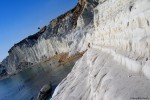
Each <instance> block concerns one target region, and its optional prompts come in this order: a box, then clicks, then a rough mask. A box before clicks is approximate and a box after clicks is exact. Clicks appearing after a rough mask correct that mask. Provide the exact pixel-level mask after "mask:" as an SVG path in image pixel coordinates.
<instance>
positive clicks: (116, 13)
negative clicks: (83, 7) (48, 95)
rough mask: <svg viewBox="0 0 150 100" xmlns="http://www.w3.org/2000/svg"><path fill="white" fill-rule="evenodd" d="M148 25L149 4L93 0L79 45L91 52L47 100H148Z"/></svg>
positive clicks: (144, 1) (135, 0) (143, 0)
mask: <svg viewBox="0 0 150 100" xmlns="http://www.w3.org/2000/svg"><path fill="white" fill-rule="evenodd" d="M149 21H150V1H149V0H99V3H98V5H97V6H96V7H95V8H94V20H93V22H94V27H93V28H90V27H89V26H87V29H88V30H87V29H86V33H87V34H86V37H85V39H84V42H83V45H81V46H80V47H81V48H82V47H84V46H85V45H84V44H88V43H89V44H90V48H91V49H89V48H87V49H88V50H87V52H86V53H85V54H84V56H83V57H82V58H81V59H80V60H78V62H77V63H76V64H75V66H74V68H73V70H72V71H71V73H70V74H69V75H68V76H67V77H66V78H65V79H64V80H63V81H62V82H61V83H60V84H59V86H58V87H57V88H56V90H55V92H54V94H53V98H52V99H51V100H133V99H140V100H149V99H150V86H149V83H150V80H149V79H150V48H149V45H150V41H149V35H150V24H149ZM91 25H92V23H91ZM79 45H80V44H79Z"/></svg>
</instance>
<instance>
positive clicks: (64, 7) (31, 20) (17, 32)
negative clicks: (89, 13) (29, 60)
mask: <svg viewBox="0 0 150 100" xmlns="http://www.w3.org/2000/svg"><path fill="white" fill-rule="evenodd" d="M77 1H78V0H0V61H2V59H4V58H5V57H6V56H7V55H8V50H9V49H10V48H11V47H12V46H13V45H14V44H15V43H17V42H19V41H21V40H22V39H24V38H25V37H27V36H29V35H31V34H34V33H35V32H37V31H38V27H42V26H44V25H48V23H49V22H50V21H51V20H52V19H54V18H56V17H57V16H59V15H61V14H63V13H65V12H66V11H68V10H70V9H71V8H73V7H74V6H75V5H76V4H77Z"/></svg>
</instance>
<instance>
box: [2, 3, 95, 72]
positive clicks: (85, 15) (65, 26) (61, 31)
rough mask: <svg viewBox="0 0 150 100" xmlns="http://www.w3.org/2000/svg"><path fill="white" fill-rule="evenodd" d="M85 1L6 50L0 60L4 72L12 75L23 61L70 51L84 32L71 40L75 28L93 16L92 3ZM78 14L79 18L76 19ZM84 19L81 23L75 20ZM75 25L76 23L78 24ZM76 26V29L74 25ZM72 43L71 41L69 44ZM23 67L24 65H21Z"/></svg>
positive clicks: (38, 59) (75, 30)
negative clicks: (2, 58)
mask: <svg viewBox="0 0 150 100" xmlns="http://www.w3.org/2000/svg"><path fill="white" fill-rule="evenodd" d="M88 6H90V3H89V2H87V1H85V0H80V2H79V3H78V4H77V6H76V7H74V8H73V9H72V10H70V11H68V12H67V13H65V14H63V15H61V16H59V17H58V18H56V19H54V20H52V21H51V22H50V24H49V25H48V26H45V27H43V28H42V29H41V30H40V31H39V32H37V33H36V34H34V35H31V36H29V37H27V38H25V39H24V40H22V41H20V42H19V43H17V44H15V45H14V46H13V47H12V48H11V49H10V50H9V56H8V57H6V59H4V60H3V61H2V65H3V66H5V68H6V70H7V72H8V73H9V74H12V73H14V72H16V71H17V70H18V69H19V70H20V68H24V67H21V66H20V65H22V63H32V64H35V63H37V62H41V61H44V60H46V59H48V58H49V57H51V56H53V55H55V54H56V52H57V53H61V52H69V51H70V50H71V48H72V47H74V45H77V44H78V43H79V42H80V41H81V39H82V38H83V35H82V36H80V37H79V38H78V37H76V38H78V39H77V40H75V41H74V38H75V36H76V34H78V32H77V30H78V29H79V28H81V27H83V26H86V25H87V24H89V23H90V22H91V19H93V14H92V13H91V12H92V10H93V7H94V6H95V3H94V4H93V6H90V7H91V8H89V7H88ZM79 17H80V18H79ZM80 20H84V23H82V25H81V24H80V25H79V24H78V21H79V22H80ZM77 24H78V25H77ZM77 27H78V28H77ZM72 44H74V45H73V46H72ZM23 66H24V65H23Z"/></svg>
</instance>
